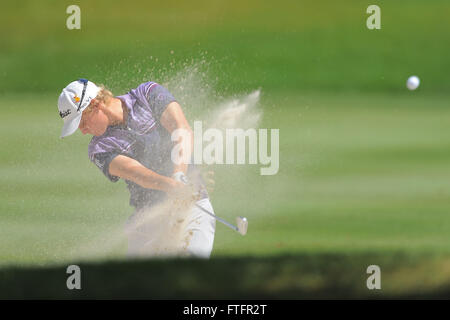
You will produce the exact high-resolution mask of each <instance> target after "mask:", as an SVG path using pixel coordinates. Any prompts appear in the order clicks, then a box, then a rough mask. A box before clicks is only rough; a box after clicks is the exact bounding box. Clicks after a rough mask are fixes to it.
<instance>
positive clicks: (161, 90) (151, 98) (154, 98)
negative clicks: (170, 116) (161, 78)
mask: <svg viewBox="0 0 450 320" xmlns="http://www.w3.org/2000/svg"><path fill="white" fill-rule="evenodd" d="M147 97H148V103H149V105H150V108H151V109H152V113H153V115H154V117H155V118H156V119H157V120H159V119H160V118H161V115H162V114H163V112H164V110H166V107H167V105H168V104H169V103H171V102H174V101H177V100H176V99H175V98H174V97H173V95H172V94H171V93H170V92H169V90H167V89H166V88H165V87H163V86H161V85H159V84H157V83H152V84H151V85H149V89H148V93H147Z"/></svg>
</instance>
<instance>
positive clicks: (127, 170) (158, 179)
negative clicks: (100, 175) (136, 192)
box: [109, 155, 183, 192]
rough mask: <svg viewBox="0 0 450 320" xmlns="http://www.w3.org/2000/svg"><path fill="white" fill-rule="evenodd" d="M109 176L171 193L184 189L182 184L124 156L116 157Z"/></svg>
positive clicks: (110, 165) (111, 164) (110, 167)
mask: <svg viewBox="0 0 450 320" xmlns="http://www.w3.org/2000/svg"><path fill="white" fill-rule="evenodd" d="M109 174H110V175H112V176H117V177H120V178H122V179H125V180H130V181H133V182H134V183H137V184H138V185H140V186H141V187H144V188H148V189H156V190H162V191H165V192H170V191H172V190H174V189H176V188H181V187H183V184H182V183H181V182H178V181H175V180H174V179H172V178H169V177H166V176H162V175H159V174H157V173H156V172H154V171H152V170H150V169H148V168H146V167H144V166H143V165H142V164H141V163H140V162H138V161H136V160H134V159H132V158H129V157H127V156H124V155H118V156H116V157H115V158H114V159H113V160H112V161H111V163H110V164H109Z"/></svg>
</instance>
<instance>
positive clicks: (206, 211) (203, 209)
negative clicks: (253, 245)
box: [195, 204, 239, 231]
mask: <svg viewBox="0 0 450 320" xmlns="http://www.w3.org/2000/svg"><path fill="white" fill-rule="evenodd" d="M195 205H196V207H197V208H199V209H200V210H202V211H203V212H205V213H207V214H209V215H210V216H211V217H213V218H214V219H216V220H218V221H219V222H222V223H223V224H224V225H226V226H227V227H230V228H231V229H233V230H235V231H239V230H238V227H236V226H233V225H232V224H231V223H229V222H227V221H225V220H223V219H222V218H219V217H218V216H216V215H215V214H213V213H211V212H209V211H208V210H206V209H205V208H203V207H202V206H200V205H198V204H195Z"/></svg>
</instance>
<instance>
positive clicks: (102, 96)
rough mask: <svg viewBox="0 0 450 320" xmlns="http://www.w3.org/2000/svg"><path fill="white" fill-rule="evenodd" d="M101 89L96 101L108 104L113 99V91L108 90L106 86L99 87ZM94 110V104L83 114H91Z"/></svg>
mask: <svg viewBox="0 0 450 320" xmlns="http://www.w3.org/2000/svg"><path fill="white" fill-rule="evenodd" d="M98 87H99V88H100V91H99V92H98V94H97V96H96V97H95V99H96V100H100V101H102V102H103V103H104V104H107V103H108V102H109V100H111V98H113V97H114V96H113V94H112V92H111V91H109V90H108V89H106V87H105V85H103V84H101V85H99V86H98ZM92 110H93V107H92V104H89V106H88V107H87V108H86V109H84V111H83V113H84V114H88V113H91V112H92Z"/></svg>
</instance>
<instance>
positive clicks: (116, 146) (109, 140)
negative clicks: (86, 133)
mask: <svg viewBox="0 0 450 320" xmlns="http://www.w3.org/2000/svg"><path fill="white" fill-rule="evenodd" d="M126 133H127V132H122V131H117V132H111V133H110V134H109V135H106V136H103V137H93V138H92V140H91V142H90V143H89V147H88V154H89V159H90V160H91V162H92V163H93V164H95V165H96V166H97V167H98V168H99V169H100V170H101V171H102V172H103V174H104V175H105V176H106V177H107V178H108V179H109V180H110V181H111V182H117V181H118V180H119V177H116V176H113V175H111V174H110V173H109V165H110V163H111V161H112V160H113V159H114V158H115V157H117V156H118V155H121V154H123V155H127V156H130V152H129V147H130V141H129V140H130V139H129V138H127V136H126Z"/></svg>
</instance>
